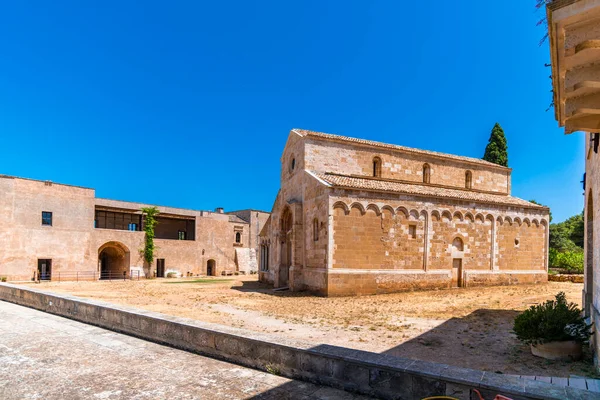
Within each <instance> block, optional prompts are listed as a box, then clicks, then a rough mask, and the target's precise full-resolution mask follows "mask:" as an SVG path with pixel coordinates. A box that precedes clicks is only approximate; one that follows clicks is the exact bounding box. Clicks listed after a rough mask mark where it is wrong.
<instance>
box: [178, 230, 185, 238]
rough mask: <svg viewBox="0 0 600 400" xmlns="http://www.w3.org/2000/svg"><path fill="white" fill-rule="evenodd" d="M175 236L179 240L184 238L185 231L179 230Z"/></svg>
mask: <svg viewBox="0 0 600 400" xmlns="http://www.w3.org/2000/svg"><path fill="white" fill-rule="evenodd" d="M177 236H178V239H179V240H185V231H179V232H178V235H177Z"/></svg>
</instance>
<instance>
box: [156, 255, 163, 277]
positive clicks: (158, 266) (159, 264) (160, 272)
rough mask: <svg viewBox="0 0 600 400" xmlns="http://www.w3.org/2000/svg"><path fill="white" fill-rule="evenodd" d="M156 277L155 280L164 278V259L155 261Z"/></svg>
mask: <svg viewBox="0 0 600 400" xmlns="http://www.w3.org/2000/svg"><path fill="white" fill-rule="evenodd" d="M156 277H157V278H164V277H165V259H164V258H157V259H156Z"/></svg>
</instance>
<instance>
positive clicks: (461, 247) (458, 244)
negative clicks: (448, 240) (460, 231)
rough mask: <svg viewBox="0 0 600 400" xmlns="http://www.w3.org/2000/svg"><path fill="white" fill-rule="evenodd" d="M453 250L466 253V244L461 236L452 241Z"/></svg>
mask: <svg viewBox="0 0 600 400" xmlns="http://www.w3.org/2000/svg"><path fill="white" fill-rule="evenodd" d="M452 248H453V249H454V250H456V251H465V242H464V241H463V239H462V238H461V237H460V236H456V237H455V238H454V239H453V240H452Z"/></svg>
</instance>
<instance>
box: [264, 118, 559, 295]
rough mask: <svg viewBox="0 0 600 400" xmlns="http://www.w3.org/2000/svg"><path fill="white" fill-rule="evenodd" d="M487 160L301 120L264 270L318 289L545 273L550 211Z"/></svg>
mask: <svg viewBox="0 0 600 400" xmlns="http://www.w3.org/2000/svg"><path fill="white" fill-rule="evenodd" d="M510 178H511V169H509V168H505V167H502V166H499V165H496V164H492V163H489V162H487V161H483V160H480V159H474V158H469V157H461V156H455V155H449V154H441V153H436V152H432V151H425V150H417V149H411V148H407V147H402V146H396V145H391V144H385V143H378V142H373V141H369V140H362V139H355V138H349V137H343V136H337V135H331V134H326V133H319V132H312V131H307V130H301V129H293V130H292V131H291V132H290V134H289V137H288V140H287V144H286V146H285V149H284V151H283V155H282V157H281V188H280V190H279V193H278V194H277V197H276V199H275V203H274V205H273V209H272V212H271V216H270V218H269V220H268V221H267V223H266V224H265V227H264V228H263V230H262V232H261V238H260V239H261V248H260V250H261V251H260V255H259V264H260V272H259V276H260V279H261V280H262V281H265V282H270V283H273V284H274V286H275V287H289V288H290V289H291V290H295V291H297V290H309V291H313V292H316V293H319V294H322V295H328V296H335V295H357V294H374V293H387V292H394V291H400V290H410V289H426V288H449V287H452V286H454V287H459V286H478V285H481V286H484V285H498V284H516V283H537V282H544V281H546V280H547V249H548V245H547V243H548V215H549V210H548V208H546V207H542V206H539V205H536V204H532V203H530V202H527V201H525V200H521V199H519V198H516V197H513V196H511V195H510Z"/></svg>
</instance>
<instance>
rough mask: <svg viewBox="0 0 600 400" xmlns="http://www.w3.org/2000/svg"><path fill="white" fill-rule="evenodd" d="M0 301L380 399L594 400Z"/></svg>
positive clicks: (564, 390)
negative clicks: (498, 398) (474, 393)
mask: <svg viewBox="0 0 600 400" xmlns="http://www.w3.org/2000/svg"><path fill="white" fill-rule="evenodd" d="M0 300H4V301H9V302H12V303H15V304H20V305H23V306H27V307H31V308H35V309H38V310H41V311H45V312H49V313H52V314H56V315H60V316H63V317H67V318H71V319H74V320H77V321H81V322H85V323H88V324H92V325H96V326H100V327H102V328H106V329H110V330H113V331H117V332H121V333H125V334H128V335H132V336H136V337H139V338H142V339H146V340H150V341H153V342H156V343H161V344H166V345H169V346H172V347H176V348H179V349H183V350H187V351H191V352H195V353H199V354H203V355H207V356H211V357H215V358H219V359H223V360H226V361H230V362H234V363H237V364H240V365H244V366H247V367H253V368H257V369H261V370H267V369H269V370H270V371H279V373H280V374H281V375H284V376H287V377H290V378H296V379H303V380H307V381H311V382H315V383H319V384H323V385H329V386H333V387H336V388H341V389H345V390H347V391H352V392H357V393H362V394H368V395H372V396H376V397H379V398H381V399H422V398H423V397H427V396H433V395H448V396H453V397H455V398H458V399H464V400H466V399H471V398H472V397H471V390H472V389H473V388H477V389H479V390H480V391H481V393H482V394H483V395H484V397H485V398H493V397H494V396H495V395H496V394H503V395H505V396H508V397H510V398H513V399H515V400H530V399H557V400H558V399H561V400H571V399H573V400H574V399H594V398H598V396H597V394H595V393H591V392H588V391H584V390H580V389H574V388H571V387H560V386H554V385H550V384H547V383H543V382H539V381H532V380H526V379H519V378H516V377H511V376H504V375H499V374H495V373H491V372H482V371H476V370H471V369H465V368H458V367H451V366H448V365H445V364H437V363H431V362H426V361H417V360H410V359H405V358H399V357H393V356H388V355H381V354H375V353H370V352H366V351H360V350H352V349H347V348H342V347H336V346H329V345H316V346H315V345H311V344H307V343H303V342H297V341H290V340H284V339H281V338H275V337H272V336H267V335H263V334H259V333H254V332H249V331H246V330H242V329H237V328H230V327H227V326H223V325H216V324H210V323H205V322H201V321H195V320H189V319H184V318H177V317H172V316H168V315H164V314H158V313H153V312H149V311H144V310H138V309H134V308H130V307H122V306H117V305H113V304H108V303H104V302H100V301H95V300H88V299H82V298H78V297H74V296H66V295H58V294H54V293H50V292H43V291H41V290H37V289H33V288H29V287H24V286H21V285H11V284H6V283H0Z"/></svg>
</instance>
